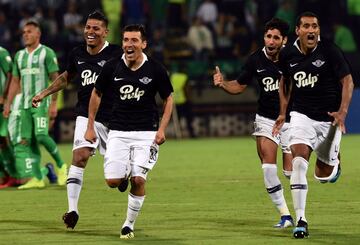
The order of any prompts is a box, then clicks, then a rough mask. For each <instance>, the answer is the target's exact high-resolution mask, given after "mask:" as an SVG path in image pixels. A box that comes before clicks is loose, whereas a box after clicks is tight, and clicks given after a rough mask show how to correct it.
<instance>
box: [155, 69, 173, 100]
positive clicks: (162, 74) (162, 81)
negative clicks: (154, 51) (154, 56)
mask: <svg viewBox="0 0 360 245" xmlns="http://www.w3.org/2000/svg"><path fill="white" fill-rule="evenodd" d="M154 64H155V65H156V67H157V69H156V83H157V87H158V92H159V95H160V97H161V98H162V99H166V98H167V97H169V95H170V94H171V93H172V92H173V91H174V89H173V87H172V84H171V82H170V78H169V75H168V73H167V71H166V69H165V68H164V67H163V66H162V65H161V64H160V63H155V62H154Z"/></svg>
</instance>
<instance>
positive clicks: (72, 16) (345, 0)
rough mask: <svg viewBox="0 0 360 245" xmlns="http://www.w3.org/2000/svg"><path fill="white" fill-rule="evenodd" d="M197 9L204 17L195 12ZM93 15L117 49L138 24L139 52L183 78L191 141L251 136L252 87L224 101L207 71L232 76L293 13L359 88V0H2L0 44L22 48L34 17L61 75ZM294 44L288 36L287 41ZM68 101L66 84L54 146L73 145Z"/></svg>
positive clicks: (359, 127)
mask: <svg viewBox="0 0 360 245" xmlns="http://www.w3.org/2000/svg"><path fill="white" fill-rule="evenodd" d="M211 3H214V4H215V7H216V8H215V10H216V11H215V12H214V11H212V8H211V7H209V6H211ZM325 6H326V8H325ZM202 8H203V10H204V11H199V9H202ZM95 9H100V10H102V11H103V12H104V13H105V14H106V15H107V17H108V18H109V20H110V24H109V29H110V35H109V41H110V42H112V43H118V44H120V30H121V27H123V26H124V25H126V24H130V23H142V24H144V25H145V26H146V29H147V31H148V44H149V45H148V48H147V50H146V52H147V53H148V54H151V55H152V56H153V57H155V58H157V59H158V60H160V61H161V62H163V63H164V65H165V66H166V68H167V69H168V71H169V72H170V73H173V72H175V71H177V72H179V71H180V72H183V73H185V74H186V75H187V76H188V80H189V85H190V99H189V100H190V102H191V111H192V113H193V122H192V125H193V128H194V133H195V136H197V137H203V136H238V135H248V134H250V132H252V120H253V118H254V114H255V111H256V100H257V87H256V86H255V85H254V86H251V87H249V88H248V89H247V90H246V91H245V93H244V94H242V95H238V96H229V95H228V94H226V93H225V92H223V91H222V90H220V89H217V88H215V87H213V85H212V73H213V70H214V67H215V65H219V66H220V68H221V70H222V71H223V72H224V73H225V74H226V77H227V78H229V79H234V78H236V76H237V74H238V73H239V71H240V69H241V66H242V64H243V62H244V60H245V59H246V58H247V56H248V55H249V54H250V53H251V52H252V51H254V50H255V49H256V48H258V47H261V45H262V35H263V29H262V28H263V26H264V23H265V22H266V21H268V20H269V19H271V18H272V17H273V16H278V17H280V18H283V19H285V20H287V21H288V22H289V23H290V26H291V30H294V25H295V18H296V16H297V14H298V13H300V12H303V11H305V10H310V11H313V12H315V13H316V14H318V15H319V17H320V20H321V21H322V22H321V33H322V37H323V38H327V39H332V40H334V41H335V42H336V43H337V44H338V45H339V46H340V47H341V48H342V49H343V50H344V52H345V55H346V56H347V58H348V60H349V62H350V64H351V65H352V69H353V76H354V80H355V81H354V82H355V84H356V86H357V88H358V87H359V81H360V76H359V74H360V62H359V58H360V56H359V51H358V47H359V45H360V32H359V31H357V30H356V28H358V26H359V24H360V1H358V0H301V1H300V0H219V1H202V0H148V1H146V0H143V1H142V0H92V1H86V0H77V1H72V0H15V1H14V0H13V1H11V0H1V1H0V46H3V47H5V48H7V49H8V50H9V51H10V53H11V54H12V55H14V54H15V52H16V51H17V50H18V49H20V48H22V47H23V46H22V43H21V27H22V25H23V24H24V23H25V22H26V20H28V19H29V18H35V19H37V20H38V21H39V22H40V23H41V26H42V33H43V34H42V40H41V42H42V43H44V44H46V45H48V46H50V47H52V48H53V49H54V50H55V51H56V53H57V55H58V59H59V64H60V68H61V70H63V69H64V66H65V65H66V57H67V54H68V52H69V51H70V50H71V49H72V48H73V47H74V46H76V45H78V44H79V43H81V42H83V37H82V30H83V24H84V20H85V18H86V16H87V15H88V14H89V13H90V12H92V11H93V10H95ZM199 12H201V14H200V13H199ZM199 19H201V20H200V21H199ZM204 29H205V31H204ZM190 30H192V33H193V34H194V33H195V36H192V38H195V39H191V40H196V41H189V38H190V36H191V34H189V33H190V32H191V31H190ZM207 33H210V35H206V34H207ZM293 40H294V33H293V31H292V32H291V33H290V42H292V41H293ZM354 43H355V46H354ZM254 84H255V83H254ZM75 103H76V91H75V88H74V86H71V85H70V86H68V87H67V88H66V90H65V91H64V93H63V95H62V96H61V97H60V101H59V109H60V110H59V116H58V119H57V122H56V127H55V131H54V135H55V138H56V139H57V141H59V142H69V141H71V140H72V136H73V129H74V112H73V108H74V105H75ZM359 103H360V93H359V90H358V89H356V90H355V92H354V97H353V100H352V105H351V107H350V111H349V114H348V118H347V129H348V132H349V133H360V124H359V123H356V122H359V121H360V109H359V106H358V105H359ZM180 125H181V128H182V135H183V136H185V137H187V136H189V133H188V132H187V129H186V122H185V119H181V120H180ZM175 133H176V130H175V127H174V123H173V122H172V123H171V124H170V125H169V128H168V136H169V137H174V136H175Z"/></svg>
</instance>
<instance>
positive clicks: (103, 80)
mask: <svg viewBox="0 0 360 245" xmlns="http://www.w3.org/2000/svg"><path fill="white" fill-rule="evenodd" d="M113 73H114V64H113V62H111V61H108V62H106V63H105V65H104V67H103V68H102V70H101V72H100V74H99V76H98V78H97V79H96V82H95V88H96V89H97V90H99V91H100V92H101V93H104V91H105V90H106V86H108V85H109V84H110V83H109V82H111V79H112V77H113Z"/></svg>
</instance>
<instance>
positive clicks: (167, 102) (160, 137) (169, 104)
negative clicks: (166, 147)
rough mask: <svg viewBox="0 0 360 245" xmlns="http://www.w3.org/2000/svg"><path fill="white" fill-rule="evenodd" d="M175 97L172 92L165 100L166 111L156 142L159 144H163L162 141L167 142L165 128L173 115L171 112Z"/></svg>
mask: <svg viewBox="0 0 360 245" xmlns="http://www.w3.org/2000/svg"><path fill="white" fill-rule="evenodd" d="M173 104H174V102H173V97H172V95H171V94H170V95H169V96H168V97H167V98H166V99H165V100H164V106H163V108H164V112H163V115H162V118H161V121H160V126H159V129H158V131H157V132H156V136H155V143H156V144H158V145H161V144H162V143H164V142H165V140H166V138H165V130H166V127H167V126H168V124H169V121H170V117H171V113H172V109H173V106H174V105H173Z"/></svg>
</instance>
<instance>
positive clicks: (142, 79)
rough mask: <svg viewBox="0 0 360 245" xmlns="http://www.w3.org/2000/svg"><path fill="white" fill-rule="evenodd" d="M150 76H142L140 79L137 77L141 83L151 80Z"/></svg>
mask: <svg viewBox="0 0 360 245" xmlns="http://www.w3.org/2000/svg"><path fill="white" fill-rule="evenodd" d="M151 80H152V79H151V78H148V77H143V78H141V79H139V81H140V82H142V83H143V84H148V83H149V82H151Z"/></svg>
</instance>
